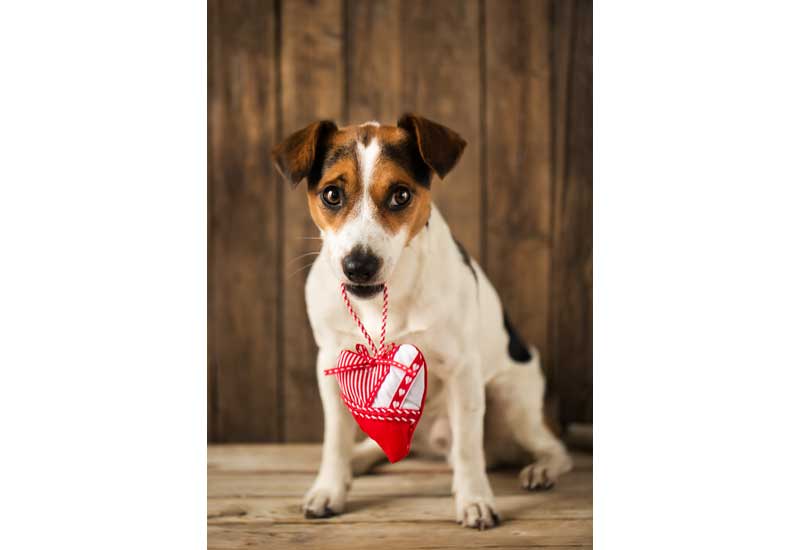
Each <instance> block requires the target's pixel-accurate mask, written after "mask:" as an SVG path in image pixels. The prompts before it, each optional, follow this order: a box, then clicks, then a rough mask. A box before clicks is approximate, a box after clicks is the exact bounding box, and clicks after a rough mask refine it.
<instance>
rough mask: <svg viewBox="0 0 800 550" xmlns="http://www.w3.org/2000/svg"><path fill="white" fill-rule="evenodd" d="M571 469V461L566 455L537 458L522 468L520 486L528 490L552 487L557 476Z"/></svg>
mask: <svg viewBox="0 0 800 550" xmlns="http://www.w3.org/2000/svg"><path fill="white" fill-rule="evenodd" d="M571 469H572V461H571V460H570V458H569V456H566V455H565V456H559V457H557V458H556V457H552V458H549V459H542V460H537V461H536V462H534V463H533V464H531V465H529V466H526V467H524V468H523V469H522V471H521V472H520V473H519V481H520V484H521V485H522V488H523V489H527V490H528V491H538V490H542V491H543V490H547V489H552V488H553V486H554V485H555V483H556V481H557V480H558V478H559V476H560V475H561V474H563V473H566V472H568V471H570V470H571Z"/></svg>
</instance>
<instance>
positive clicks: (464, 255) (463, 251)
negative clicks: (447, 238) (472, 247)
mask: <svg viewBox="0 0 800 550" xmlns="http://www.w3.org/2000/svg"><path fill="white" fill-rule="evenodd" d="M453 242H454V243H456V248H458V253H459V254H461V261H462V262H464V265H466V266H467V267H468V268H469V270H470V271H471V272H472V278H473V279H475V282H476V283H477V282H478V274H477V273H475V268H474V267H473V265H472V260H470V257H469V252H467V249H466V248H464V245H463V244H461V243H460V242H459V241H458V239H456V238H455V237H453Z"/></svg>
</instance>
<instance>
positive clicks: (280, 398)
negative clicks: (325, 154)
mask: <svg viewBox="0 0 800 550" xmlns="http://www.w3.org/2000/svg"><path fill="white" fill-rule="evenodd" d="M281 2H282V0H275V3H274V4H273V10H274V13H273V19H274V25H275V27H274V28H275V37H274V40H275V43H274V47H273V55H274V63H273V70H274V71H275V141H274V143H278V140H280V139H281V136H282V135H283V113H282V111H283V80H282V65H281V58H282V53H283V52H282V47H281V46H282V41H283V34H282V28H283V22H282V20H281V17H282V12H283V9H282V7H283V6H282V4H281ZM272 174H273V176H272V179H273V181H274V179H275V171H274V170H273V172H272ZM276 183H277V185H276V186H275V187H276V188H277V189H276V194H277V206H278V208H277V225H278V231H277V238H278V247H277V261H276V265H275V275H274V276H275V279H276V283H277V286H278V300H277V303H276V310H277V311H276V312H275V313H276V319H277V322H276V323H275V338H276V339H277V342H276V344H277V345H276V346H275V347H276V359H277V360H276V373H275V378H276V380H275V392H276V396H275V397H276V399H275V405H276V407H275V409H276V410H275V412H276V414H275V416H276V417H277V423H278V430H277V436H278V437H277V439H278V441H281V442H284V441H286V406H285V399H286V388H285V387H284V374H285V373H284V368H285V365H284V361H285V356H286V350H285V344H284V335H283V319H284V317H283V315H284V310H285V307H286V304H285V301H284V288H283V285H284V281H283V276H282V274H281V266H282V265H283V263H284V256H285V254H286V252H285V250H284V245H285V243H284V240H285V235H284V233H285V227H284V226H285V220H284V218H285V211H284V204H283V201H284V185H283V183H284V182H283V181H277V182H276Z"/></svg>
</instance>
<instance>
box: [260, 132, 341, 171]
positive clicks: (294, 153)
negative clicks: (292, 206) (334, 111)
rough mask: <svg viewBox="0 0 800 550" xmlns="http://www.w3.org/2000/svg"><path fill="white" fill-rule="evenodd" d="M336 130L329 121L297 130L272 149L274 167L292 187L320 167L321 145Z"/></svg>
mask: <svg viewBox="0 0 800 550" xmlns="http://www.w3.org/2000/svg"><path fill="white" fill-rule="evenodd" d="M336 130H337V127H336V124H334V123H333V122H331V121H330V120H321V121H319V122H315V123H314V124H310V125H308V126H306V127H305V128H303V129H302V130H298V131H296V132H295V133H293V134H292V135H290V136H289V137H287V138H286V139H285V140H283V141H282V142H280V143H279V144H278V145H276V146H275V147H273V148H272V159H273V160H274V161H275V167H276V168H277V169H278V172H280V173H281V176H283V177H284V179H286V180H288V181H289V182H290V183H291V184H292V185H293V186H295V185H297V184H298V183H300V182H301V181H302V180H303V178H306V177H308V176H309V175H310V174H311V173H312V171H313V170H314V169H315V168H316V169H319V168H320V167H321V160H322V159H321V157H322V154H323V152H324V151H323V149H324V147H323V144H324V142H325V139H326V138H327V136H329V135H330V134H332V133H333V132H335V131H336Z"/></svg>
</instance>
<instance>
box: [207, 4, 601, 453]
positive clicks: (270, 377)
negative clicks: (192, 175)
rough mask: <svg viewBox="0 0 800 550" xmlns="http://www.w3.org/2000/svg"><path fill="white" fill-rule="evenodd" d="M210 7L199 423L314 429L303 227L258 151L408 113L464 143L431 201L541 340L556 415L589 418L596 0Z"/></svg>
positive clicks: (246, 430)
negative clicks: (204, 390)
mask: <svg viewBox="0 0 800 550" xmlns="http://www.w3.org/2000/svg"><path fill="white" fill-rule="evenodd" d="M208 25H209V26H208V63H209V71H208V149H209V154H208V198H209V200H208V205H209V206H208V220H209V223H208V227H209V229H208V261H209V265H208V281H209V283H208V327H209V328H208V363H207V379H208V394H207V399H208V417H207V420H208V433H207V436H208V440H209V441H239V442H247V441H319V440H321V437H322V410H321V406H320V401H319V395H318V391H317V384H316V376H315V372H314V371H315V369H314V366H315V365H314V363H315V356H316V346H315V343H314V341H313V338H312V336H311V331H310V327H309V324H308V319H307V316H306V308H305V300H304V293H303V287H304V282H305V277H306V274H307V272H308V267H307V266H308V264H310V261H311V260H312V259H313V258H312V257H311V256H308V257H302V255H303V254H306V253H309V252H312V251H315V250H317V249H318V247H319V246H318V242H317V241H315V240H309V239H306V238H305V237H316V236H318V231H317V229H316V228H315V227H314V225H313V223H312V222H311V219H310V216H309V214H308V208H307V205H306V199H305V195H304V192H303V189H302V188H298V189H296V190H294V191H291V190H290V188H289V187H288V185H285V184H283V182H281V181H279V178H278V177H277V174H276V173H275V172H274V171H273V168H272V167H271V162H270V159H269V155H268V151H269V148H270V147H271V146H272V145H273V144H274V143H275V142H276V140H277V139H280V138H283V137H285V136H286V135H288V133H290V132H291V131H293V130H296V129H298V128H300V127H302V126H305V125H307V124H309V123H311V122H313V121H314V120H318V119H321V118H331V119H333V120H335V121H336V122H337V123H339V124H340V125H344V124H347V123H361V122H364V121H366V120H370V119H377V120H379V121H381V122H384V123H394V122H395V121H396V120H397V117H398V115H400V114H401V113H402V112H404V111H416V112H418V113H420V114H422V115H424V116H427V117H429V118H431V119H433V120H436V121H438V122H441V123H443V124H445V125H447V126H449V127H451V128H453V129H454V130H456V131H458V132H459V133H460V134H461V135H462V136H463V137H464V138H465V139H466V140H467V141H468V146H467V149H466V151H465V153H464V157H463V158H462V159H461V162H460V163H459V165H458V166H457V167H456V169H455V170H454V171H453V172H452V173H451V174H450V175H448V176H447V178H446V179H445V181H444V182H440V181H435V182H434V183H433V191H434V200H435V201H436V203H437V204H438V206H439V208H440V209H441V211H442V212H443V214H444V216H445V218H446V220H447V222H448V223H449V225H450V227H451V229H452V231H453V233H454V234H455V235H456V236H457V237H458V238H459V239H460V240H461V241H462V242H463V243H464V245H465V246H466V248H467V250H468V251H469V253H470V254H471V255H472V256H473V257H475V258H476V259H479V260H481V262H482V265H483V267H484V269H485V270H486V271H487V274H488V275H489V277H490V279H492V281H493V283H494V285H495V287H496V289H497V291H498V293H499V294H500V296H501V299H502V301H503V303H504V306H505V307H506V309H507V310H508V311H509V314H510V317H511V319H512V321H513V322H514V323H515V325H517V328H518V329H519V331H520V332H521V334H522V335H523V336H524V338H525V339H526V340H527V341H528V343H529V344H535V345H537V346H538V347H539V348H540V350H541V351H542V355H543V359H544V366H545V368H546V369H547V370H548V371H549V372H548V374H549V379H550V381H551V382H550V387H551V388H554V389H555V392H556V393H557V394H558V395H559V397H560V401H561V403H560V405H561V406H560V409H561V411H562V419H561V420H562V421H563V422H564V423H567V422H571V421H580V422H590V421H591V418H592V410H591V409H592V393H591V392H592V357H591V355H592V319H591V316H592V211H591V210H592V120H591V119H592V6H591V1H589V0H563V1H559V2H554V1H552V0H496V1H491V2H488V1H485V0H454V1H448V2H444V1H441V2H429V1H425V0H410V1H403V0H330V1H324V2H323V1H320V0H292V1H291V2H289V1H278V0H272V1H267V2H257V1H255V0H243V1H237V2H223V1H221V0H214V1H212V2H209V4H208Z"/></svg>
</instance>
